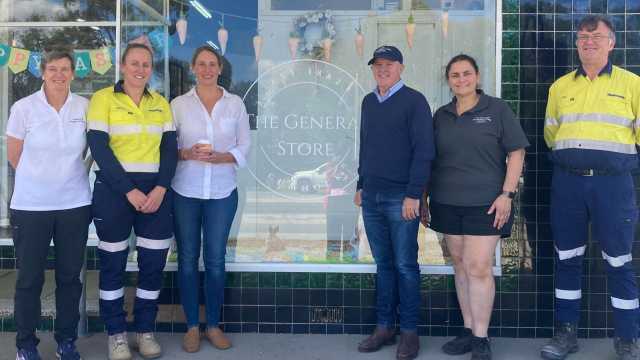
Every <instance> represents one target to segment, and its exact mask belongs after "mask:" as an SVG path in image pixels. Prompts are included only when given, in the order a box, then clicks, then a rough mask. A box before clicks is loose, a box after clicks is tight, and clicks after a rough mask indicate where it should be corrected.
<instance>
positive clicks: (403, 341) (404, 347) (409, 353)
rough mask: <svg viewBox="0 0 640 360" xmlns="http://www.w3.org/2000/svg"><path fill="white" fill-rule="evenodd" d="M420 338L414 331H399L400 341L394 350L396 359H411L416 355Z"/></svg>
mask: <svg viewBox="0 0 640 360" xmlns="http://www.w3.org/2000/svg"><path fill="white" fill-rule="evenodd" d="M419 350H420V338H419V337H418V333H417V332H415V331H401V332H400V343H399V344H398V350H397V351H396V359H397V360H412V359H415V358H416V357H417V356H418V351H419Z"/></svg>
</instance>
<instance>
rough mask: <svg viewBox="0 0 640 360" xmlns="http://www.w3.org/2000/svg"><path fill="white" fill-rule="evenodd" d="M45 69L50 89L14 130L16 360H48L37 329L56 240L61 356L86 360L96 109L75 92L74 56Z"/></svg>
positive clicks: (19, 106) (10, 147) (26, 101)
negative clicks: (81, 336) (89, 153)
mask: <svg viewBox="0 0 640 360" xmlns="http://www.w3.org/2000/svg"><path fill="white" fill-rule="evenodd" d="M40 67H41V70H42V80H44V83H43V85H42V89H40V90H39V91H36V92H35V93H33V94H31V95H29V96H27V97H25V98H22V99H20V100H18V101H17V102H16V103H15V104H14V105H13V106H12V107H11V115H9V122H8V123H7V157H8V158H9V163H10V164H11V166H12V167H13V168H14V169H16V180H15V188H14V191H13V196H12V197H11V206H10V207H11V225H12V227H13V243H14V245H15V250H16V258H17V260H18V263H19V265H18V267H19V270H18V278H17V280H16V292H15V303H14V309H15V311H14V315H15V319H16V330H17V334H16V347H17V348H18V351H17V356H16V359H17V360H40V355H39V354H38V350H37V345H38V343H39V340H38V338H37V337H36V328H37V327H38V325H39V324H40V311H41V304H40V294H41V292H42V286H43V284H44V270H45V268H46V266H47V254H48V253H49V243H50V242H51V239H53V243H54V250H55V275H56V321H55V339H56V342H57V343H58V349H57V352H56V353H57V356H58V358H60V359H62V360H78V359H80V354H78V352H77V350H76V347H75V340H76V338H77V337H78V335H77V334H78V321H79V320H80V314H79V312H78V304H79V302H80V295H81V294H82V284H81V283H80V270H81V269H82V264H83V263H84V253H85V247H86V244H87V232H88V229H89V223H90V222H91V189H90V188H89V177H88V176H87V171H86V169H85V167H84V163H83V158H84V153H85V149H86V143H87V142H86V120H85V113H86V111H87V105H88V103H89V101H88V100H87V99H85V98H83V97H82V96H78V95H76V94H74V93H72V92H71V91H70V86H71V81H72V80H73V72H74V63H73V55H72V54H71V53H70V52H66V51H51V52H49V53H47V54H46V55H45V56H44V58H43V59H42V62H41V66H40Z"/></svg>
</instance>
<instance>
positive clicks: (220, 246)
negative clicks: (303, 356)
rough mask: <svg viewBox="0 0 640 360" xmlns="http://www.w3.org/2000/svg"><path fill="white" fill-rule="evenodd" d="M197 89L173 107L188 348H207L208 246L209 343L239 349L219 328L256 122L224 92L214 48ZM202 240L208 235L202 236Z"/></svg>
mask: <svg viewBox="0 0 640 360" xmlns="http://www.w3.org/2000/svg"><path fill="white" fill-rule="evenodd" d="M191 70H192V71H193V73H194V74H195V77H196V81H197V84H196V87H195V88H193V89H191V91H189V92H187V93H186V94H184V95H182V96H179V97H177V98H175V99H174V100H173V101H172V102H171V108H172V110H173V117H174V121H175V123H176V128H177V132H178V149H179V161H178V167H177V169H176V175H175V177H174V179H173V183H172V187H173V189H174V191H175V200H174V221H175V236H176V241H177V244H178V277H179V287H180V298H181V300H182V307H183V309H184V312H185V315H186V319H187V329H188V330H187V334H186V335H185V336H184V340H183V348H184V350H185V351H187V352H196V351H198V349H199V348H200V331H199V303H200V302H199V300H198V287H199V286H198V285H199V280H200V276H199V272H198V258H199V256H200V245H201V239H202V241H203V242H204V246H203V259H204V266H205V276H204V295H205V304H206V321H207V332H206V337H207V338H208V339H209V341H210V342H211V344H212V345H213V346H215V347H216V348H218V349H228V348H229V347H231V342H230V341H229V340H228V339H227V338H226V337H225V336H224V334H223V333H222V331H221V330H220V328H219V327H218V322H219V321H220V310H221V308H222V303H223V295H224V282H225V253H226V249H227V238H228V236H229V230H230V228H231V223H232V222H233V217H234V216H235V213H236V209H237V207H238V192H237V190H236V187H237V183H236V169H237V168H239V167H243V166H245V164H246V158H247V155H248V153H249V146H250V138H249V136H250V135H249V117H248V115H247V111H246V109H245V106H244V103H243V102H242V99H240V97H238V96H236V95H232V94H230V93H228V92H227V91H226V90H225V89H223V88H222V87H220V86H218V77H219V76H220V73H221V72H222V56H221V55H219V54H218V53H217V52H216V51H214V50H213V49H212V48H210V47H208V46H203V47H200V48H198V49H196V51H195V52H194V55H193V59H192V61H191ZM201 235H202V236H201Z"/></svg>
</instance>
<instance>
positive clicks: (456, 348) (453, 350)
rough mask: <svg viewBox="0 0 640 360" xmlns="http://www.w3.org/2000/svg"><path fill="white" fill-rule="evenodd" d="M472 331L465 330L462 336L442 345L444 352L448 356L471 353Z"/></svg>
mask: <svg viewBox="0 0 640 360" xmlns="http://www.w3.org/2000/svg"><path fill="white" fill-rule="evenodd" d="M472 337H473V334H472V333H471V329H468V328H463V329H462V332H461V333H460V335H458V336H457V337H456V338H455V339H453V340H450V341H448V342H446V343H445V344H444V345H442V352H444V353H445V354H447V355H462V354H466V353H468V352H470V351H471V338H472Z"/></svg>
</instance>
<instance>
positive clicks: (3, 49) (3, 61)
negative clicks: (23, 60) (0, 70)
mask: <svg viewBox="0 0 640 360" xmlns="http://www.w3.org/2000/svg"><path fill="white" fill-rule="evenodd" d="M10 55H11V46H8V45H5V44H0V66H5V65H7V62H9V56H10Z"/></svg>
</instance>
